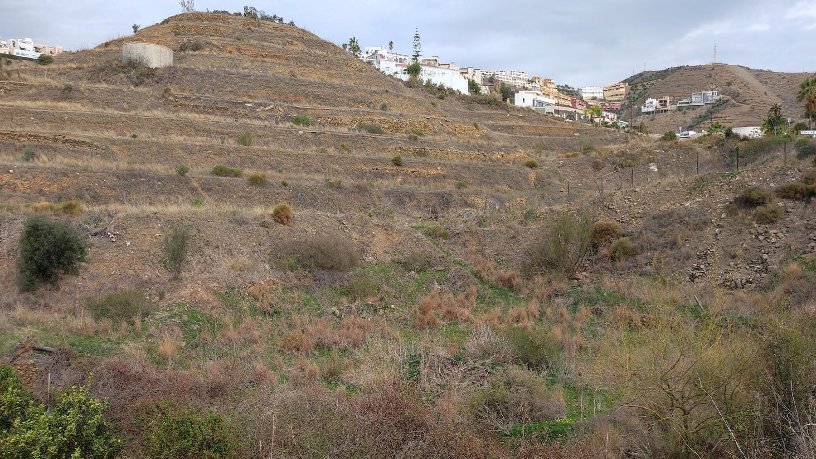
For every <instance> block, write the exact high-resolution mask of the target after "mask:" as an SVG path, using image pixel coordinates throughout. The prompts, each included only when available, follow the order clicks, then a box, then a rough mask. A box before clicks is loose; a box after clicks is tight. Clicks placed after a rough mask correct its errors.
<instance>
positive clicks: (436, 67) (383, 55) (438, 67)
mask: <svg viewBox="0 0 816 459" xmlns="http://www.w3.org/2000/svg"><path fill="white" fill-rule="evenodd" d="M361 59H362V60H364V61H366V62H368V63H370V64H371V65H373V66H374V67H376V68H377V70H379V71H381V72H382V73H384V74H386V75H390V76H393V77H396V78H399V79H400V80H403V81H408V80H409V79H410V78H411V76H410V75H408V72H407V69H408V66H409V65H410V64H411V62H412V59H411V58H410V57H409V56H407V55H405V54H399V53H395V52H392V51H389V50H388V49H387V48H383V47H379V46H370V47H367V48H365V50H364V51H363V56H362V57H361ZM419 62H420V63H421V64H420V71H419V78H420V79H422V80H425V81H430V82H432V83H434V84H441V85H443V86H445V87H447V88H451V89H454V90H456V91H458V92H460V93H462V94H467V93H468V80H467V78H465V77H464V76H463V75H462V74H461V73H460V71H459V67H456V66H455V65H453V64H452V63H450V64H439V58H437V57H436V56H432V57H429V58H422V57H420V59H419ZM422 63H424V64H425V65H423V64H422Z"/></svg>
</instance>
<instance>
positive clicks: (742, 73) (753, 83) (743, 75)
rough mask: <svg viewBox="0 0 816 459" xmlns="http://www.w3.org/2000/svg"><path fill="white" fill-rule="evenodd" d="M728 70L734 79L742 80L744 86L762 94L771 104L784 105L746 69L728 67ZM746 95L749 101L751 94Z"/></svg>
mask: <svg viewBox="0 0 816 459" xmlns="http://www.w3.org/2000/svg"><path fill="white" fill-rule="evenodd" d="M728 70H730V71H731V73H733V74H734V76H735V77H737V78H739V79H740V80H742V81H743V82H744V83H745V84H746V85H748V87H749V88H751V89H752V90H753V91H755V92H756V93H757V94H763V95H765V96H766V97H768V98H770V99H772V100H771V102H772V103H775V104H779V105H784V104H785V102H784V101H783V100H782V99H780V98H779V96H777V95H776V94H774V93H773V91H771V90H770V89H769V88H768V87H767V86H765V85H764V84H762V82H761V81H759V80H758V79H757V78H756V77H755V76H754V75H752V74H751V72H749V71H748V70H747V69H745V68H743V67H740V66H738V65H729V66H728ZM746 95H747V96H749V98H750V99H753V97H750V96H751V94H746Z"/></svg>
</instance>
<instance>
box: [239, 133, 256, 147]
mask: <svg viewBox="0 0 816 459" xmlns="http://www.w3.org/2000/svg"><path fill="white" fill-rule="evenodd" d="M236 142H238V145H242V146H245V147H250V146H252V134H250V133H249V132H242V133H240V134H238V138H237V139H236Z"/></svg>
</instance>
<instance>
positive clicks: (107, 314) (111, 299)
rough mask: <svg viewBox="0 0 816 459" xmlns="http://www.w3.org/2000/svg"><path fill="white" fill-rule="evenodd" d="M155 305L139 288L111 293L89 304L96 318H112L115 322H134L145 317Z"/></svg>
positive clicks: (89, 308)
mask: <svg viewBox="0 0 816 459" xmlns="http://www.w3.org/2000/svg"><path fill="white" fill-rule="evenodd" d="M154 308H155V306H154V305H153V303H152V302H151V301H150V299H148V298H147V297H146V296H145V294H144V293H142V292H140V291H138V290H123V291H121V292H116V293H111V294H110V295H108V296H106V297H105V298H103V299H101V300H99V301H94V302H93V303H89V304H88V310H90V311H91V314H93V316H94V319H97V320H99V319H111V320H112V321H113V322H114V323H120V322H129V323H132V322H133V319H135V318H136V317H143V316H146V315H148V314H150V312H152V311H153V309H154Z"/></svg>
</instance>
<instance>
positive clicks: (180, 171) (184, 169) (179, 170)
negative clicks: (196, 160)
mask: <svg viewBox="0 0 816 459" xmlns="http://www.w3.org/2000/svg"><path fill="white" fill-rule="evenodd" d="M188 172H190V168H189V167H188V166H185V165H183V164H182V165H180V166H178V167H176V175H178V176H179V177H184V176H186V175H187V173H188Z"/></svg>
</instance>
